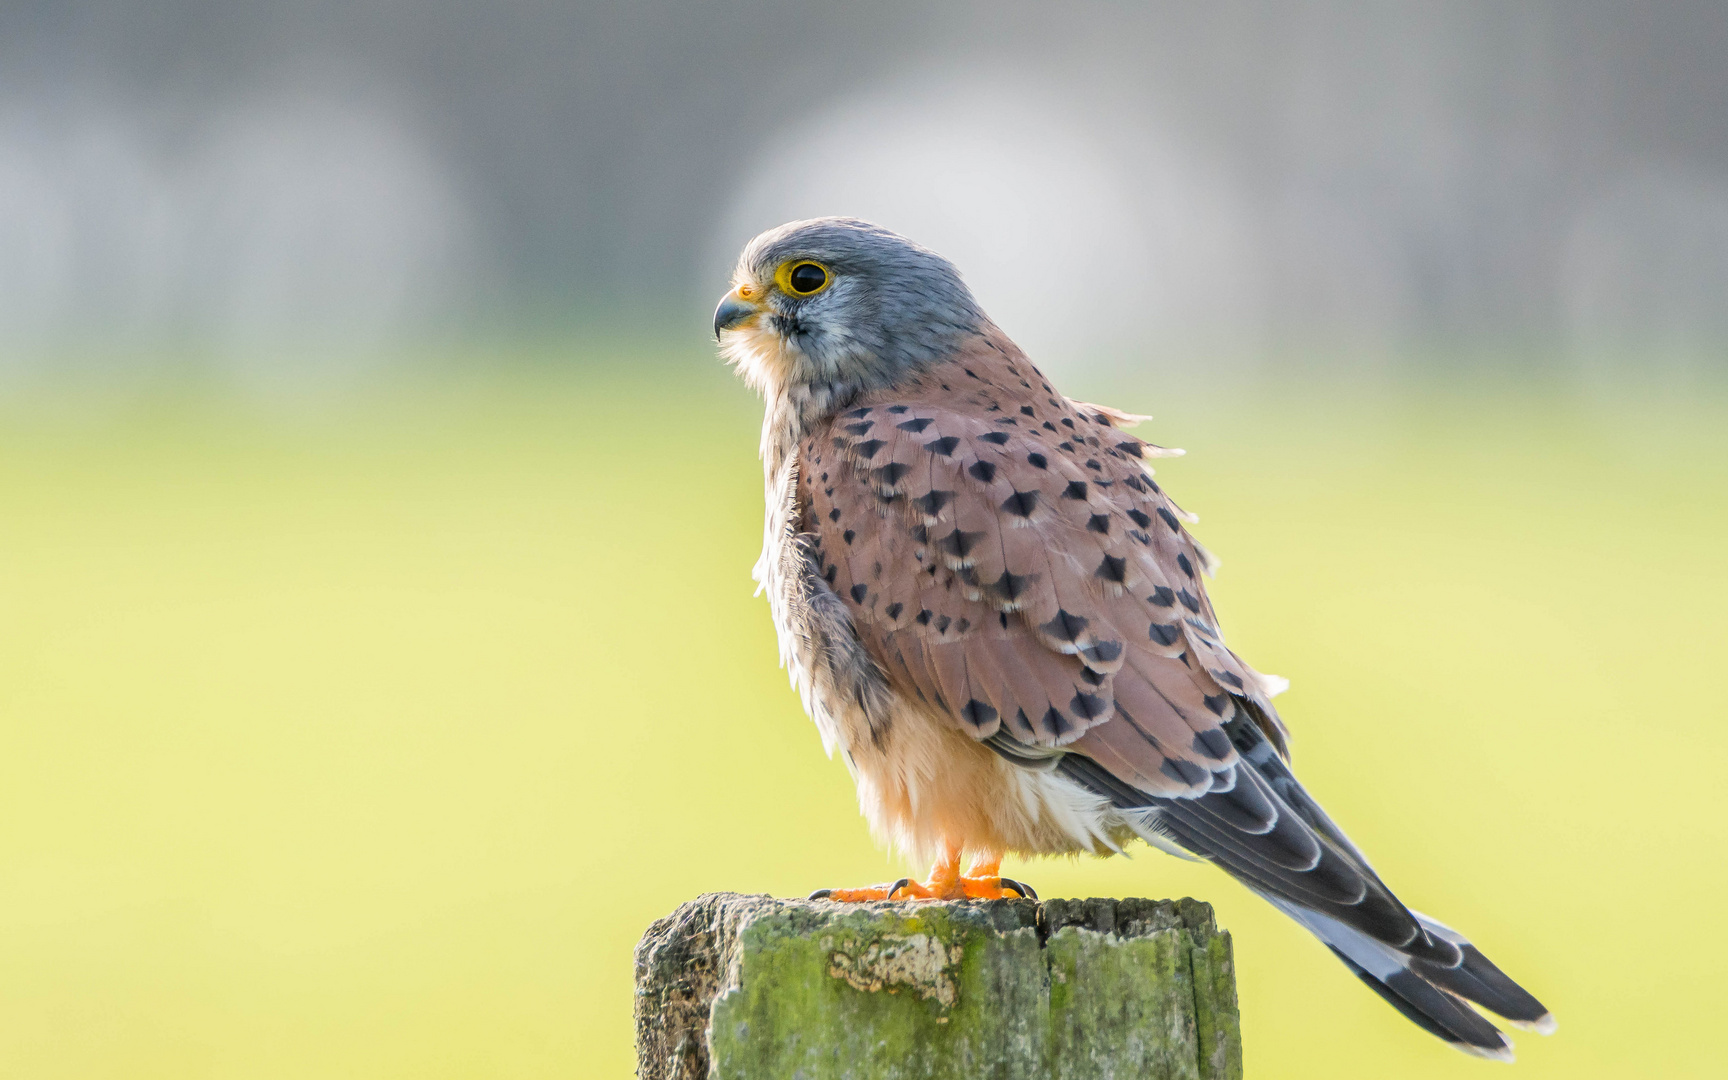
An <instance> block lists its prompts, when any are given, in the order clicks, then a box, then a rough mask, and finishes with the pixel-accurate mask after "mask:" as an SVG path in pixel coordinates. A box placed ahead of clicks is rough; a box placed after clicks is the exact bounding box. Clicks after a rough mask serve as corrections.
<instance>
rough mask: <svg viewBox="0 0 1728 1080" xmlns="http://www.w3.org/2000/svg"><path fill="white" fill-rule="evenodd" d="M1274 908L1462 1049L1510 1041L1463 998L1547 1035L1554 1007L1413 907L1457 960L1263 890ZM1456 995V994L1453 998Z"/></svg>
mask: <svg viewBox="0 0 1728 1080" xmlns="http://www.w3.org/2000/svg"><path fill="white" fill-rule="evenodd" d="M1266 899H1267V900H1269V901H1271V902H1272V904H1273V905H1274V906H1276V907H1277V908H1278V909H1279V910H1280V911H1283V912H1284V913H1285V914H1286V915H1289V916H1290V917H1291V918H1292V919H1295V920H1296V921H1297V922H1299V923H1301V924H1302V925H1303V926H1305V927H1307V928H1308V929H1309V931H1311V932H1312V933H1313V934H1314V936H1315V937H1317V938H1319V939H1320V940H1321V941H1323V942H1325V943H1326V946H1327V948H1329V949H1331V950H1332V952H1333V954H1334V955H1335V956H1337V957H1338V959H1340V960H1342V961H1343V962H1344V966H1345V967H1347V968H1349V969H1350V970H1351V972H1352V973H1354V974H1355V976H1356V977H1357V978H1358V979H1361V980H1362V981H1363V982H1364V983H1366V984H1368V986H1369V988H1370V989H1372V990H1373V991H1374V992H1375V993H1377V994H1379V995H1380V996H1381V997H1383V998H1385V999H1386V1002H1387V1004H1389V1005H1391V1006H1392V1007H1393V1008H1394V1009H1397V1010H1398V1011H1399V1012H1401V1013H1403V1014H1404V1016H1405V1017H1406V1018H1407V1019H1409V1020H1410V1021H1411V1022H1413V1023H1414V1024H1416V1026H1417V1027H1420V1028H1421V1029H1422V1030H1424V1031H1426V1032H1428V1033H1429V1034H1431V1035H1436V1036H1438V1037H1440V1038H1442V1039H1444V1040H1446V1041H1447V1042H1449V1043H1451V1044H1452V1045H1453V1046H1455V1047H1457V1048H1458V1049H1460V1050H1462V1051H1464V1052H1465V1053H1467V1054H1475V1055H1477V1056H1479V1057H1486V1058H1494V1059H1496V1060H1499V1061H1511V1060H1512V1044H1511V1043H1509V1042H1507V1041H1506V1037H1505V1036H1504V1035H1502V1034H1501V1033H1500V1030H1499V1029H1498V1028H1496V1027H1495V1026H1494V1025H1493V1024H1491V1023H1489V1022H1488V1021H1487V1020H1486V1019H1484V1018H1483V1017H1482V1014H1481V1013H1478V1012H1477V1011H1476V1010H1474V1009H1472V1008H1470V1007H1469V1006H1468V1005H1466V1004H1464V1002H1465V1001H1473V1002H1475V1003H1476V1004H1478V1005H1480V1006H1482V1007H1483V1008H1485V1009H1488V1010H1489V1011H1491V1012H1493V1013H1496V1014H1498V1015H1500V1016H1503V1017H1505V1018H1506V1020H1507V1022H1508V1023H1510V1024H1513V1025H1514V1026H1516V1027H1521V1028H1525V1029H1527V1030H1530V1031H1536V1032H1540V1033H1541V1034H1543V1035H1552V1034H1553V1033H1554V1030H1555V1026H1556V1025H1555V1021H1554V1014H1552V1013H1550V1012H1549V1011H1548V1009H1547V1007H1546V1006H1544V1005H1543V1004H1542V1003H1541V1002H1540V1001H1537V1000H1536V999H1535V998H1534V997H1533V996H1531V994H1530V992H1529V991H1527V990H1525V989H1524V988H1523V987H1522V986H1519V985H1518V984H1517V983H1515V982H1513V981H1512V979H1511V978H1510V977H1509V976H1508V975H1507V974H1506V973H1505V972H1503V971H1501V970H1500V969H1499V968H1497V967H1495V966H1494V963H1493V961H1491V960H1489V959H1488V958H1487V957H1486V956H1483V955H1482V952H1481V950H1479V949H1477V948H1476V946H1474V945H1472V944H1470V942H1469V941H1468V940H1466V939H1465V938H1464V936H1463V935H1462V934H1459V933H1458V932H1457V931H1455V930H1453V929H1452V928H1451V927H1449V926H1446V925H1445V924H1443V923H1440V922H1438V921H1436V920H1434V919H1431V918H1429V917H1428V916H1426V915H1424V914H1422V913H1421V912H1419V911H1413V912H1411V914H1412V915H1414V916H1416V918H1417V920H1418V921H1419V922H1421V924H1422V927H1423V929H1425V930H1426V931H1428V932H1429V933H1430V934H1433V935H1435V936H1437V937H1440V938H1442V939H1444V940H1446V941H1450V942H1451V943H1452V944H1454V945H1456V946H1458V949H1459V951H1460V952H1461V953H1462V954H1463V960H1462V962H1461V963H1459V965H1458V966H1457V967H1452V968H1447V967H1441V966H1440V965H1438V964H1435V963H1433V962H1431V961H1425V960H1416V959H1413V958H1411V957H1410V956H1409V955H1408V954H1406V953H1403V952H1400V951H1399V950H1397V949H1394V948H1391V947H1390V946H1388V945H1385V944H1382V943H1381V942H1378V941H1375V940H1373V939H1372V938H1369V937H1367V936H1366V935H1364V934H1362V933H1361V932H1360V931H1357V930H1353V929H1351V928H1350V927H1348V926H1345V925H1344V924H1343V923H1341V922H1339V921H1338V920H1336V919H1331V918H1328V917H1326V916H1325V915H1321V914H1319V913H1318V912H1313V911H1307V910H1305V909H1303V908H1300V907H1297V906H1296V905H1294V904H1292V903H1290V902H1288V901H1286V900H1282V899H1280V898H1278V897H1275V896H1268V897H1266ZM1460 999H1462V1000H1460Z"/></svg>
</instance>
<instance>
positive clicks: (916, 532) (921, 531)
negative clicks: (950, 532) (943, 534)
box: [912, 525, 930, 558]
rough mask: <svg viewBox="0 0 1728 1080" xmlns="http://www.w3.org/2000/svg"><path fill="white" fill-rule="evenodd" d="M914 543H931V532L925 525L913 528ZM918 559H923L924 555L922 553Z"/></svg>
mask: <svg viewBox="0 0 1728 1080" xmlns="http://www.w3.org/2000/svg"><path fill="white" fill-rule="evenodd" d="M912 542H913V543H915V544H928V543H929V542H930V530H929V529H928V528H926V527H925V526H923V525H914V526H912ZM918 557H919V558H923V557H924V556H923V553H922V552H920V553H919V556H918Z"/></svg>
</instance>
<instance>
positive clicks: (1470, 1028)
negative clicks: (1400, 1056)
mask: <svg viewBox="0 0 1728 1080" xmlns="http://www.w3.org/2000/svg"><path fill="white" fill-rule="evenodd" d="M1332 952H1333V954H1334V955H1336V956H1337V957H1338V959H1340V960H1342V961H1344V966H1345V967H1347V968H1349V969H1350V970H1351V971H1352V972H1354V973H1355V975H1356V977H1357V978H1358V979H1361V980H1362V981H1363V982H1364V983H1366V984H1367V985H1368V988H1369V989H1371V990H1373V991H1374V992H1375V993H1376V994H1379V995H1380V996H1381V997H1382V998H1385V999H1386V1003H1387V1004H1388V1005H1391V1006H1392V1007H1393V1008H1394V1009H1397V1010H1398V1011H1399V1012H1401V1013H1403V1014H1404V1018H1405V1019H1407V1020H1409V1021H1410V1022H1411V1023H1413V1024H1415V1025H1416V1026H1417V1027H1419V1028H1421V1029H1422V1030H1423V1031H1426V1032H1427V1033H1428V1034H1430V1035H1434V1036H1437V1037H1439V1038H1441V1039H1444V1040H1445V1041H1446V1042H1448V1043H1451V1044H1452V1045H1453V1046H1455V1047H1457V1048H1458V1049H1460V1050H1462V1051H1464V1052H1465V1053H1467V1054H1475V1055H1476V1056H1478V1057H1485V1058H1494V1059H1495V1060H1497V1061H1511V1060H1512V1044H1511V1043H1509V1042H1507V1041H1506V1036H1504V1035H1502V1034H1500V1029H1499V1028H1497V1027H1495V1026H1494V1025H1493V1024H1490V1023H1489V1022H1488V1021H1486V1020H1484V1019H1482V1017H1480V1016H1478V1015H1477V1014H1476V1013H1474V1012H1471V1011H1470V1010H1469V1009H1468V1008H1466V1007H1465V1006H1463V1005H1461V1004H1459V1002H1458V999H1457V998H1454V997H1452V996H1451V995H1449V994H1447V993H1446V992H1444V991H1442V990H1440V989H1438V988H1437V987H1435V986H1434V985H1433V984H1431V983H1428V982H1424V981H1423V980H1422V979H1420V978H1418V977H1417V976H1416V975H1414V974H1412V973H1411V972H1409V971H1397V972H1394V973H1392V974H1390V975H1388V976H1386V977H1385V978H1384V979H1382V978H1380V977H1379V976H1377V975H1375V974H1373V973H1372V972H1370V971H1368V970H1367V969H1366V968H1364V967H1362V966H1361V965H1360V964H1358V963H1356V961H1354V960H1352V959H1350V958H1349V957H1348V956H1346V955H1344V952H1343V950H1341V949H1338V948H1336V947H1334V948H1333V949H1332Z"/></svg>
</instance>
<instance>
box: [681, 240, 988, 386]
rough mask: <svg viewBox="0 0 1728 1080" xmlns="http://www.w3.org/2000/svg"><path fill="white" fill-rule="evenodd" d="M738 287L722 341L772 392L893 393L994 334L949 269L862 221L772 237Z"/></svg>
mask: <svg viewBox="0 0 1728 1080" xmlns="http://www.w3.org/2000/svg"><path fill="white" fill-rule="evenodd" d="M732 285H733V288H732V291H731V292H729V293H727V294H726V296H725V297H724V298H723V299H722V300H721V301H720V306H719V308H718V309H717V310H716V311H715V312H714V336H715V338H716V339H718V340H719V341H721V342H722V343H723V345H724V351H725V353H726V356H727V357H728V358H729V359H730V360H732V361H733V362H734V363H736V364H737V365H738V368H739V370H740V371H741V372H742V374H743V375H744V377H745V379H746V380H748V381H749V382H750V383H751V384H752V385H753V386H755V387H756V388H757V389H758V390H761V391H763V392H764V393H769V394H772V393H777V392H780V391H784V390H786V389H788V388H791V387H811V388H814V387H835V388H838V387H841V386H844V387H848V388H852V389H860V390H862V389H869V388H871V387H875V386H881V385H887V384H890V383H893V382H894V381H896V380H897V379H899V378H902V377H903V376H905V375H907V374H909V373H911V372H914V371H916V370H918V369H919V368H922V367H925V366H928V365H929V364H931V363H934V362H936V361H939V360H941V359H943V358H945V357H947V356H950V355H952V354H953V352H954V350H955V347H956V346H957V345H958V344H959V343H960V342H961V341H962V340H963V339H965V338H966V337H968V336H970V335H973V334H976V333H978V332H980V331H981V330H982V329H983V328H984V327H985V326H987V325H988V320H987V319H986V318H985V316H984V313H983V312H982V311H981V310H979V307H978V302H977V300H975V299H973V296H972V291H971V290H970V289H968V288H967V287H966V283H965V282H963V281H962V280H960V272H959V271H958V270H956V269H955V268H954V264H953V263H951V262H949V261H948V260H947V259H944V258H943V257H942V256H940V255H938V254H936V253H935V252H934V251H931V250H929V249H928V248H923V247H920V246H918V245H917V244H914V243H913V242H912V241H910V240H908V239H906V238H905V237H903V236H900V235H899V234H897V233H893V232H890V231H888V230H887V229H884V228H882V227H881V226H879V225H872V224H871V223H870V222H868V221H860V220H858V219H856V218H839V217H830V218H813V219H811V220H809V221H794V222H789V223H788V224H785V225H781V226H780V227H778V228H774V229H769V230H768V231H767V232H765V233H763V234H762V235H760V236H758V237H756V239H754V240H752V241H750V243H749V244H747V245H745V248H744V253H743V254H742V255H740V256H739V258H738V268H737V270H736V271H735V272H734V274H733V276H732Z"/></svg>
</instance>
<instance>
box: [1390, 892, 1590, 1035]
mask: <svg viewBox="0 0 1728 1080" xmlns="http://www.w3.org/2000/svg"><path fill="white" fill-rule="evenodd" d="M1412 914H1414V915H1415V916H1416V918H1417V919H1418V920H1419V921H1420V922H1421V923H1422V926H1423V928H1424V929H1426V930H1427V931H1428V932H1429V933H1430V934H1433V935H1435V936H1437V937H1442V938H1445V939H1446V940H1447V941H1450V942H1452V944H1454V945H1456V946H1458V949H1459V951H1460V952H1462V953H1463V954H1464V962H1463V963H1462V964H1459V965H1458V966H1457V967H1455V968H1443V967H1440V966H1438V965H1436V964H1430V963H1428V962H1427V961H1424V960H1413V961H1411V964H1410V966H1411V969H1412V970H1414V971H1415V972H1416V973H1417V974H1418V975H1420V976H1422V978H1424V979H1427V980H1428V981H1429V982H1431V983H1433V984H1434V985H1435V986H1438V987H1440V988H1442V989H1445V990H1450V991H1451V992H1452V993H1454V994H1457V995H1458V996H1459V997H1462V998H1465V999H1467V1000H1469V1001H1474V1002H1475V1003H1476V1004H1478V1005H1480V1006H1482V1007H1483V1008H1485V1009H1487V1010H1488V1011H1489V1012H1492V1013H1494V1014H1496V1015H1497V1016H1503V1017H1505V1018H1506V1019H1507V1021H1509V1022H1510V1023H1513V1024H1516V1025H1517V1026H1519V1027H1521V1028H1526V1029H1528V1030H1530V1031H1535V1032H1538V1033H1539V1034H1542V1035H1552V1034H1554V1032H1555V1030H1556V1028H1557V1027H1558V1025H1557V1024H1556V1023H1555V1021H1554V1014H1553V1013H1551V1012H1549V1011H1548V1007H1547V1006H1546V1005H1544V1004H1542V1003H1541V1002H1540V1001H1537V1000H1536V997H1535V995H1534V994H1532V993H1530V991H1528V990H1526V989H1524V988H1523V987H1522V986H1519V985H1518V984H1517V983H1515V982H1513V981H1512V977H1511V976H1510V975H1507V974H1506V973H1505V972H1504V971H1501V970H1500V969H1499V968H1498V967H1496V966H1495V965H1494V962H1493V961H1492V960H1490V959H1488V958H1487V957H1486V956H1483V955H1482V950H1480V949H1478V948H1477V947H1476V946H1474V945H1472V944H1470V942H1469V941H1468V940H1466V939H1465V938H1464V936H1463V935H1462V934H1460V933H1458V931H1456V930H1454V929H1452V928H1451V927H1450V926H1447V925H1446V924H1445V923H1442V922H1440V921H1439V920H1438V919H1431V918H1429V917H1428V916H1426V915H1424V914H1422V913H1421V912H1420V911H1416V912H1412Z"/></svg>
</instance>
